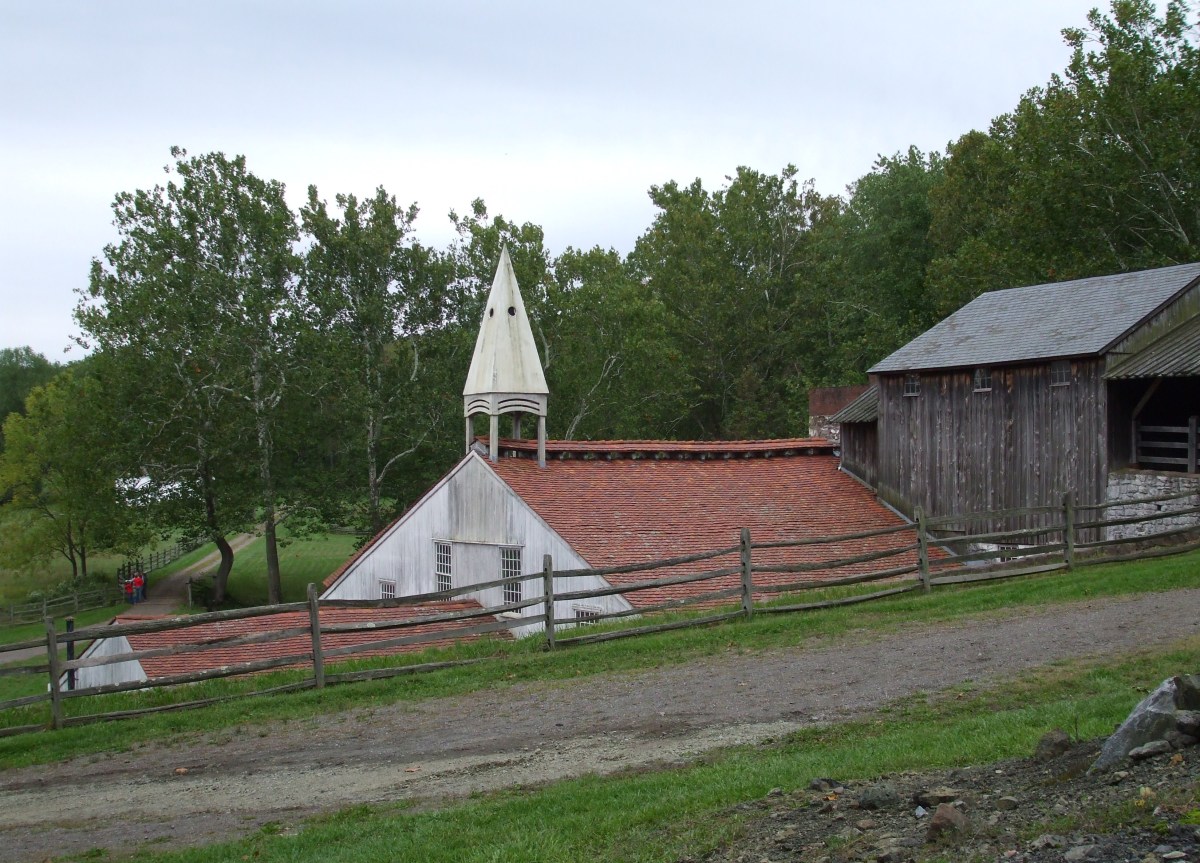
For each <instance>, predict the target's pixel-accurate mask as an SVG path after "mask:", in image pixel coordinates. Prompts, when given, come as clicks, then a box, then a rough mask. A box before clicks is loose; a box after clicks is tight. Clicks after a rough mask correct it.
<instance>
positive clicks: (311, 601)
mask: <svg viewBox="0 0 1200 863" xmlns="http://www.w3.org/2000/svg"><path fill="white" fill-rule="evenodd" d="M308 625H309V628H310V629H311V630H312V663H313V685H314V686H315V687H316V688H317V689H324V688H325V654H324V653H322V652H321V608H320V605H319V603H318V601H317V586H316V585H315V584H309V586H308Z"/></svg>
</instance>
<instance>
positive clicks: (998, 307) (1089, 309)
mask: <svg viewBox="0 0 1200 863" xmlns="http://www.w3.org/2000/svg"><path fill="white" fill-rule="evenodd" d="M1197 278H1200V263H1192V264H1181V265H1179V266H1174V267H1163V268H1161V269H1157V270H1143V271H1140V272H1136V273H1121V274H1119V275H1115V276H1099V277H1096V278H1090V279H1076V280H1075V281H1070V282H1055V283H1052V284H1047V285H1031V286H1029V287H1024V288H1009V289H1008V290H1003V291H992V292H990V293H987V294H983V295H981V296H978V297H976V298H975V299H974V300H972V301H971V302H969V303H967V305H965V306H963V307H962V308H961V309H959V310H958V311H957V312H955V313H954V314H952V315H950V317H948V318H946V319H945V320H943V321H942V322H941V323H939V324H937V325H936V326H934V327H933V328H931V329H929V330H927V331H926V332H924V333H922V334H921V335H919V336H917V337H916V338H915V339H913V340H912V341H911V342H909V343H908V344H907V345H905V346H904V347H902V348H900V349H899V350H898V351H896V352H895V353H893V354H892V355H891V356H889V357H887V358H886V359H884V360H882V361H881V362H879V363H877V364H876V365H875V366H874V367H872V368H871V370H870V371H871V372H872V373H888V372H904V371H918V370H923V369H940V368H955V367H962V366H987V365H1000V364H1003V363H1014V362H1022V361H1027V360H1044V359H1052V358H1055V357H1075V356H1088V355H1096V354H1100V353H1102V352H1103V351H1104V350H1105V349H1106V348H1108V347H1109V346H1111V345H1112V344H1113V343H1114V342H1115V341H1117V340H1118V339H1119V338H1121V337H1122V336H1123V335H1124V334H1125V333H1126V332H1128V331H1129V330H1130V329H1131V328H1132V327H1134V326H1135V325H1137V324H1138V323H1139V322H1140V321H1142V320H1143V319H1145V318H1146V317H1148V316H1149V315H1150V314H1152V313H1153V312H1154V311H1156V310H1157V309H1158V308H1159V307H1160V306H1162V305H1163V304H1164V303H1166V302H1167V301H1169V300H1170V299H1172V298H1173V297H1174V296H1175V295H1176V294H1178V293H1180V292H1181V291H1182V290H1184V289H1185V288H1186V287H1188V286H1189V285H1190V284H1191V283H1192V282H1194V281H1195V280H1196V279H1197Z"/></svg>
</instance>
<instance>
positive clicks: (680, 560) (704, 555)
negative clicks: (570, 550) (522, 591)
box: [555, 545, 741, 599]
mask: <svg viewBox="0 0 1200 863" xmlns="http://www.w3.org/2000/svg"><path fill="white" fill-rule="evenodd" d="M740 549H741V546H740V545H731V546H729V547H728V548H718V549H716V550H715V551H705V552H701V553H700V554H687V555H684V556H682V557H665V558H663V559H661V560H652V561H649V562H647V563H629V564H622V565H621V566H603V567H600V568H598V569H563V570H559V571H557V572H556V573H555V575H556V576H557V577H558V578H578V577H580V576H585V575H622V574H624V573H629V572H643V571H645V570H648V569H667V568H668V567H672V566H682V565H683V564H685V563H696V562H697V561H701V560H711V559H712V558H714V557H724V556H725V555H727V554H734V553H736V552H737V551H739V550H740ZM559 598H560V599H561V598H562V597H559Z"/></svg>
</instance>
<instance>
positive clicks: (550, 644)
mask: <svg viewBox="0 0 1200 863" xmlns="http://www.w3.org/2000/svg"><path fill="white" fill-rule="evenodd" d="M542 596H543V597H544V598H545V606H546V649H547V650H553V649H554V560H553V558H551V557H550V555H548V554H544V555H542Z"/></svg>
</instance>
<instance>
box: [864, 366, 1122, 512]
mask: <svg viewBox="0 0 1200 863" xmlns="http://www.w3.org/2000/svg"><path fill="white" fill-rule="evenodd" d="M974 371H975V370H974V369H970V368H968V369H953V370H948V371H937V372H923V373H921V374H920V384H921V392H920V395H917V396H905V395H904V379H905V375H903V374H900V375H880V376H879V388H880V391H879V395H880V398H879V441H880V447H879V479H878V483H877V490H878V493H879V496H880V498H881V499H883V500H884V501H886V502H888V503H890V504H892V505H893V506H895V507H896V508H897V509H899V510H901V511H902V512H904V513H907V514H910V515H911V514H912V513H913V511H914V510H915V508H916V507H917V506H918V505H920V506H922V507H924V509H925V511H926V512H927V513H929V514H930V515H931V516H934V517H937V516H948V515H953V514H955V513H964V512H978V511H983V510H994V509H1009V508H1013V507H1032V506H1057V505H1060V504H1061V502H1062V496H1063V494H1064V493H1066V492H1067V491H1073V492H1074V493H1075V495H1076V500H1077V501H1078V502H1079V503H1081V504H1091V503H1101V502H1102V501H1103V500H1104V497H1105V489H1106V483H1107V463H1106V458H1105V456H1106V451H1107V438H1108V429H1107V425H1108V422H1107V414H1106V412H1107V404H1106V391H1105V384H1104V380H1103V378H1102V376H1101V375H1102V371H1103V366H1102V363H1101V361H1100V360H1098V359H1076V360H1072V361H1071V383H1070V385H1068V386H1051V383H1050V363H1049V362H1039V363H1030V364H1026V365H1014V366H999V367H993V368H992V369H991V382H992V388H991V390H990V391H988V392H975V391H974ZM1003 526H1005V525H999V524H998V525H996V527H997V528H1000V527H1003ZM1008 526H1019V527H1026V526H1034V525H1033V524H1024V523H1023V524H1020V525H1008Z"/></svg>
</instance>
